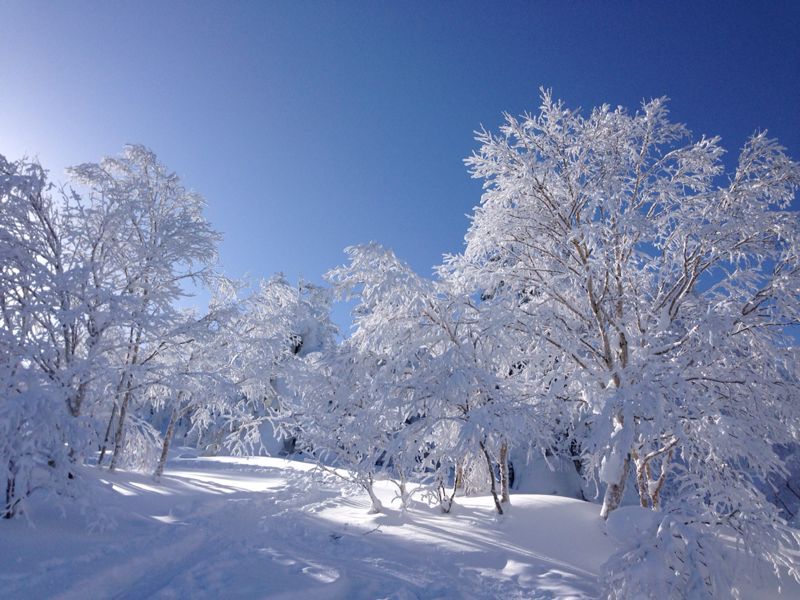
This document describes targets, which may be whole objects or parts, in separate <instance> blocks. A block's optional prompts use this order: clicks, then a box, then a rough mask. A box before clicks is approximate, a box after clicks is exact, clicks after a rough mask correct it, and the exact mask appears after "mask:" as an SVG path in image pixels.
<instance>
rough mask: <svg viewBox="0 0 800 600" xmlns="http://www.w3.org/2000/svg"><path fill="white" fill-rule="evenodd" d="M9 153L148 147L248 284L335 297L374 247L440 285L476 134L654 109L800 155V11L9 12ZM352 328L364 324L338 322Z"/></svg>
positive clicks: (73, 5) (293, 6)
mask: <svg viewBox="0 0 800 600" xmlns="http://www.w3.org/2000/svg"><path fill="white" fill-rule="evenodd" d="M0 57H2V65H3V66H2V68H0V153H2V154H5V155H6V156H8V157H9V158H19V157H20V156H21V155H22V154H24V153H27V154H29V155H35V156H38V157H39V158H40V160H41V161H42V163H43V164H44V165H45V166H46V167H49V168H50V169H51V171H52V177H53V179H56V180H58V179H60V178H61V177H62V176H61V172H62V171H63V168H64V167H65V166H67V165H69V164H75V163H79V162H85V161H89V160H97V159H99V158H100V157H101V156H103V155H108V154H115V153H117V152H118V151H119V150H120V148H121V147H122V145H123V144H125V143H127V142H140V143H143V144H146V145H148V146H150V147H151V148H152V149H153V150H155V151H156V153H157V154H158V155H159V157H160V158H161V159H162V161H163V162H165V163H166V164H167V165H168V166H169V167H170V168H171V169H174V170H175V171H177V172H178V173H179V174H180V175H181V176H182V177H183V178H184V180H185V182H186V183H187V184H188V185H189V186H190V187H192V188H193V189H195V190H197V191H199V192H201V193H202V194H203V195H204V196H205V197H206V198H207V200H208V203H209V208H208V216H209V217H210V219H211V221H212V222H213V223H214V225H215V226H216V227H217V228H218V229H219V230H221V231H223V232H224V233H225V241H224V243H223V245H222V249H221V260H222V264H223V266H224V268H225V271H226V272H227V273H229V274H230V275H233V276H241V275H244V274H245V273H248V274H250V275H252V276H268V275H269V274H271V273H273V272H275V271H283V272H285V273H286V275H287V276H288V277H289V278H291V279H296V278H297V277H299V276H301V277H304V278H307V279H310V280H315V281H319V280H320V276H321V274H322V273H323V272H325V271H326V270H327V269H329V268H330V267H332V266H335V265H337V264H340V263H341V262H343V260H344V256H343V254H342V249H343V248H344V247H345V246H347V245H351V244H355V243H360V242H367V241H370V240H375V241H378V242H381V243H383V244H385V245H388V246H391V247H392V248H394V249H395V251H396V252H397V253H398V255H399V256H400V257H401V258H403V259H405V260H406V261H408V262H409V263H410V264H411V265H412V266H413V267H414V268H416V269H417V270H419V271H420V272H421V273H423V274H429V273H430V269H431V266H432V265H434V264H436V263H437V262H438V261H439V260H440V257H441V255H442V254H443V253H445V252H456V251H459V250H460V249H461V247H462V241H463V236H464V233H465V231H466V228H467V224H468V221H467V218H466V217H465V214H466V213H468V212H469V211H470V210H471V208H472V207H473V206H474V205H475V204H476V203H477V202H478V200H479V197H480V185H479V183H478V182H476V181H473V180H470V179H469V177H468V175H467V172H466V170H465V168H464V166H463V164H462V159H463V158H464V157H465V156H467V155H468V154H469V153H470V152H471V151H472V149H474V148H475V147H476V144H475V142H474V141H473V134H472V132H473V130H475V129H476V128H477V127H479V126H480V125H481V124H485V125H486V126H487V127H490V128H494V127H496V126H497V125H498V124H499V122H500V120H501V112H502V111H510V112H512V113H520V112H522V111H524V110H528V109H531V110H532V109H535V108H536V106H537V102H538V98H537V96H538V92H537V89H538V87H539V86H540V85H544V86H547V87H552V88H553V90H554V92H555V94H556V96H558V97H560V98H562V99H564V100H565V101H566V102H567V103H568V104H569V105H571V106H582V107H584V108H586V109H588V108H591V107H592V106H594V105H596V104H599V103H603V102H608V103H610V104H612V105H617V104H621V105H624V106H628V107H629V108H631V109H634V108H635V107H636V106H637V105H638V104H639V102H640V101H641V100H642V99H643V98H652V97H656V96H661V95H667V96H669V97H670V98H671V99H672V103H671V107H672V112H673V116H674V118H675V119H676V120H680V121H683V122H686V123H687V124H688V125H689V126H690V128H691V129H693V130H694V131H695V133H697V134H700V133H707V134H719V135H722V137H723V143H724V144H725V145H726V147H728V148H729V149H730V150H733V151H734V152H733V153H732V154H733V155H735V154H736V152H735V150H737V149H738V147H739V146H740V145H741V144H742V142H743V141H744V140H745V138H746V137H747V136H748V135H749V134H751V133H752V132H753V131H754V130H755V129H760V128H766V129H769V131H770V133H771V134H772V135H773V136H775V137H777V138H778V139H780V140H781V141H782V143H783V144H784V145H785V146H786V147H787V148H788V149H789V152H790V154H791V155H792V156H793V157H795V158H800V111H799V110H798V106H800V2H796V1H795V2H725V3H709V2H697V3H695V2H685V3H680V2H679V3H675V2H608V3H606V2H596V3H594V2H593V3H589V2H529V3H503V2H478V3H468V2H392V3H390V2H376V1H374V2H338V3H333V2H302V1H293V2H288V1H287V2H267V1H263V2H238V3H237V2H221V1H220V2H213V3H208V2H194V1H193V2H143V1H136V2H134V1H128V2H100V1H95V2H75V1H69V2H67V1H66V0H61V1H58V2H39V1H31V0H25V1H13V2H11V1H9V0H0ZM337 318H338V319H339V320H340V321H341V322H345V321H346V319H345V317H344V316H343V314H342V313H339V314H337Z"/></svg>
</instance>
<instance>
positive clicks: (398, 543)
mask: <svg viewBox="0 0 800 600" xmlns="http://www.w3.org/2000/svg"><path fill="white" fill-rule="evenodd" d="M87 476H95V477H99V479H100V480H102V483H98V486H97V493H96V494H95V503H96V504H97V505H98V506H102V507H103V509H102V512H103V514H107V515H110V516H111V517H113V519H114V520H115V521H116V526H115V527H113V528H110V529H107V530H105V531H99V532H90V531H87V529H86V520H87V519H86V517H83V516H81V515H79V514H69V513H68V515H67V518H66V519H63V518H62V517H61V516H60V515H59V514H57V512H55V511H54V510H52V509H51V508H50V507H49V505H48V503H47V502H46V501H42V502H39V503H33V504H32V508H31V510H30V516H31V519H32V521H33V526H31V525H30V524H28V523H27V522H26V521H25V519H19V520H16V521H14V522H11V523H7V524H3V525H4V529H3V530H0V532H2V533H3V538H0V589H2V594H0V596H2V597H3V598H8V599H12V598H57V599H60V600H78V599H80V600H83V599H86V598H120V599H138V598H165V599H166V598H223V597H224V598H269V599H282V598H287V599H288V598H303V599H306V598H308V599H327V598H331V599H335V598H347V599H351V598H355V599H360V598H363V599H368V598H369V599H372V598H392V599H396V600H407V599H415V598H418V599H428V598H465V599H470V598H476V599H477V598H512V599H513V598H520V599H521V598H542V599H545V598H591V597H594V596H595V595H596V593H597V572H598V569H599V566H600V564H601V563H602V562H603V561H604V560H605V559H606V557H607V556H608V555H609V553H610V552H611V551H612V549H613V547H612V543H611V542H610V541H609V539H608V538H607V537H606V536H605V534H604V532H603V528H602V525H601V521H600V519H599V517H598V516H597V507H596V506H594V505H589V504H587V503H583V502H580V501H577V500H570V499H565V498H557V497H548V496H526V495H518V496H512V504H513V505H512V507H511V509H510V510H509V511H508V514H507V515H504V516H498V515H495V514H494V513H493V510H492V501H491V499H490V498H460V499H458V505H457V507H456V508H454V512H453V514H450V515H445V514H441V513H440V512H439V511H438V509H436V508H431V507H428V506H427V505H424V504H422V503H418V504H417V505H415V507H414V508H412V510H411V511H410V512H409V513H407V514H403V513H401V512H400V511H399V510H398V509H397V507H396V505H393V504H392V497H393V491H392V488H391V486H390V485H389V484H388V483H379V484H378V485H377V490H378V492H379V495H380V496H381V498H382V501H383V502H384V505H385V506H387V507H392V508H389V509H388V510H387V511H386V513H382V514H377V515H369V514H367V511H368V508H369V503H368V500H367V498H366V496H365V495H363V494H361V493H359V492H358V491H357V490H354V489H349V488H347V489H345V490H344V491H342V487H343V486H342V482H340V481H332V480H331V479H330V478H328V479H326V480H323V479H322V477H321V476H320V475H319V474H318V473H315V472H313V467H312V466H311V465H307V464H303V463H296V462H289V461H284V460H282V459H274V458H249V459H245V458H242V459H232V458H202V459H176V460H173V461H171V462H170V464H169V468H168V470H167V471H166V473H165V475H164V476H163V477H162V480H161V482H160V483H155V482H154V481H153V480H152V478H149V477H147V476H145V475H141V474H136V473H115V474H110V473H108V472H105V471H102V472H100V471H97V470H94V471H90V475H87Z"/></svg>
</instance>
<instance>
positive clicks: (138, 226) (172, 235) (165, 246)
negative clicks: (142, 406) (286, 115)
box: [69, 145, 220, 469]
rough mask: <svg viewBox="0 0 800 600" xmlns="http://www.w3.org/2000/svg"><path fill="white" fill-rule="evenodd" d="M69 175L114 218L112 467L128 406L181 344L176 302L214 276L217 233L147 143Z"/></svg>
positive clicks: (201, 203)
mask: <svg viewBox="0 0 800 600" xmlns="http://www.w3.org/2000/svg"><path fill="white" fill-rule="evenodd" d="M69 172H70V174H71V176H72V178H73V181H74V182H75V183H76V184H77V185H79V186H81V191H82V195H83V196H84V197H86V198H88V202H90V203H91V204H92V205H93V206H103V207H108V208H110V209H113V212H114V214H115V215H116V219H115V221H114V231H113V234H112V235H113V243H114V247H115V250H114V251H115V252H116V253H117V255H118V256H119V258H120V260H119V267H118V268H119V272H118V276H119V277H120V284H121V288H120V289H118V290H116V296H117V298H116V299H117V301H118V304H119V306H120V308H121V309H122V311H123V312H124V319H123V320H122V322H119V323H115V325H117V326H118V327H119V329H120V331H124V334H122V335H124V336H125V339H126V342H125V343H124V344H123V347H122V348H121V349H120V357H119V361H120V362H121V364H122V367H121V369H120V371H119V374H118V377H117V383H116V389H115V390H114V393H113V397H114V401H113V407H112V409H111V415H110V418H109V425H108V428H107V431H108V433H111V431H112V430H113V431H114V437H113V454H112V459H111V465H110V468H111V469H114V468H115V467H116V466H117V463H118V461H119V460H120V458H121V455H122V452H123V447H124V443H125V433H126V427H125V426H126V420H127V416H128V412H129V407H130V405H131V403H132V402H133V401H134V398H135V397H136V396H137V394H140V392H142V391H143V390H144V389H145V388H146V386H147V385H149V384H150V383H151V381H152V379H153V378H151V377H150V375H149V368H150V366H151V365H153V366H155V365H157V364H158V361H157V360H155V359H156V357H157V356H158V355H159V354H160V353H162V352H164V351H165V349H167V348H169V347H170V346H171V345H173V344H175V343H180V341H181V339H182V338H181V333H182V330H183V329H184V328H185V326H186V320H185V318H184V317H183V316H182V315H181V313H180V312H179V311H178V310H177V309H176V307H175V302H176V300H177V299H178V298H180V297H181V296H184V295H185V294H186V292H185V289H184V287H183V286H185V285H187V284H190V283H194V282H197V281H202V280H203V279H204V278H205V277H207V276H208V275H209V274H210V271H211V268H212V265H213V263H214V261H215V259H216V245H217V242H218V240H219V237H220V236H219V234H217V233H216V232H215V231H214V230H213V229H212V227H211V225H210V224H209V223H208V221H207V220H206V219H205V218H204V217H203V214H202V211H203V207H204V206H205V201H204V200H203V198H202V197H201V196H200V195H199V194H197V193H195V192H192V191H189V190H187V189H186V188H185V187H184V186H183V184H182V183H181V181H180V178H179V177H178V176H177V175H176V174H175V173H171V172H169V171H168V170H167V168H166V167H165V166H164V165H163V164H161V163H160V162H159V161H158V159H157V157H156V155H155V154H154V153H153V152H152V151H150V150H148V149H147V148H145V147H143V146H137V145H130V146H126V147H125V148H124V150H123V153H122V155H121V156H119V157H116V158H105V159H103V160H102V161H101V162H99V163H86V164H82V165H79V166H76V167H73V168H71V169H70V170H69ZM140 395H141V394H140ZM101 460H102V458H101Z"/></svg>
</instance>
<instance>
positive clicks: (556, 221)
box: [446, 92, 800, 593]
mask: <svg viewBox="0 0 800 600" xmlns="http://www.w3.org/2000/svg"><path fill="white" fill-rule="evenodd" d="M477 139H478V141H479V142H480V144H481V147H480V149H479V151H478V152H476V153H475V154H474V155H473V156H472V157H470V158H468V159H467V161H466V162H467V164H468V165H469V167H470V169H471V172H472V174H473V176H474V177H477V178H481V179H484V180H485V184H484V187H485V192H484V194H483V197H482V200H481V204H480V206H479V207H477V208H476V209H475V212H474V215H473V217H472V223H471V226H470V228H469V231H468V233H467V237H466V240H467V246H466V249H465V251H464V253H463V254H462V255H459V256H455V257H450V259H449V261H448V265H447V267H446V272H447V273H448V274H449V276H450V277H453V278H457V279H460V281H461V285H462V286H463V287H464V288H465V289H467V290H473V291H474V292H475V293H484V294H489V295H506V296H508V297H509V298H514V299H521V298H524V299H525V301H524V302H522V301H517V302H516V304H515V305H514V309H513V310H514V315H515V317H516V320H517V323H518V327H519V328H520V329H521V330H523V331H524V332H525V333H526V335H527V337H528V342H527V345H526V348H525V349H524V356H525V361H526V363H527V364H529V365H537V368H539V369H540V370H541V371H542V375H543V377H546V378H547V380H548V381H552V382H553V385H552V386H550V387H549V388H548V389H543V390H542V393H547V394H549V395H550V397H551V398H552V399H553V401H556V402H564V403H566V404H568V405H569V406H573V407H575V409H576V413H577V414H576V417H577V418H580V419H582V420H583V421H584V422H585V424H586V427H585V431H587V432H588V435H587V436H586V437H585V438H584V439H582V440H581V445H582V450H583V452H584V455H583V457H584V464H585V466H586V467H588V470H589V472H590V473H593V474H596V475H597V477H598V478H599V479H600V481H601V482H602V483H604V484H605V487H606V490H605V496H604V499H603V506H602V510H601V514H602V515H603V516H604V517H607V516H608V515H609V514H610V513H611V512H612V511H613V510H614V509H615V508H617V506H619V504H620V502H621V500H622V496H623V492H624V488H625V485H626V483H627V481H628V479H629V474H630V475H631V476H632V479H633V481H634V482H635V485H636V491H637V493H638V496H639V499H640V502H641V505H642V506H643V507H647V508H651V509H653V510H659V509H663V510H667V511H670V512H673V511H678V512H680V513H681V514H682V515H684V517H683V520H682V521H681V522H682V523H695V524H701V523H711V524H721V525H720V527H723V526H725V527H729V528H730V531H735V532H737V533H738V534H739V535H741V536H742V537H743V539H745V540H746V542H747V547H748V548H749V549H750V550H751V551H752V552H753V553H754V554H761V555H763V557H764V558H765V559H766V561H767V562H768V563H770V564H772V565H775V566H783V565H785V564H786V563H787V562H791V561H790V560H788V559H787V557H788V556H790V555H789V554H788V553H787V552H785V551H784V549H783V547H782V545H781V544H782V543H789V544H790V545H796V541H795V538H796V536H795V534H794V533H793V532H791V531H789V530H788V529H786V526H785V522H784V521H783V520H782V519H781V518H780V517H779V515H778V514H777V511H776V509H775V507H773V506H772V505H771V504H769V502H767V501H766V498H765V497H764V494H763V493H762V491H761V490H762V485H761V484H762V483H763V482H764V481H767V480H768V478H769V477H770V475H771V474H773V473H779V472H781V471H782V469H783V465H782V462H781V460H780V458H779V457H778V455H777V454H776V452H775V444H777V443H788V442H791V441H793V440H796V436H797V431H796V429H797V423H798V418H800V413H798V410H800V409H799V407H798V402H797V400H798V398H797V385H796V382H797V380H798V379H797V365H798V361H797V356H796V352H795V351H793V350H791V349H790V350H787V348H791V346H792V343H793V339H792V338H791V336H790V335H789V334H788V332H787V329H786V328H787V327H788V326H790V325H794V324H797V323H798V317H799V316H800V313H799V312H798V310H799V309H800V304H799V303H798V300H800V257H799V256H798V250H799V249H800V246H799V245H798V233H800V228H798V217H797V214H796V213H795V212H794V211H792V210H790V204H791V202H792V200H793V198H794V195H795V191H796V189H797V185H798V183H800V169H799V168H798V165H797V163H795V162H793V161H791V160H790V159H789V158H787V156H786V155H785V153H784V151H783V149H782V148H781V147H780V146H779V145H778V144H777V143H776V142H775V141H773V140H770V139H769V138H768V137H767V136H766V134H763V133H759V134H756V135H754V136H753V137H752V138H751V139H750V140H748V142H747V143H746V144H745V146H744V148H743V149H742V151H741V153H740V155H739V161H738V166H737V167H736V169H735V171H733V172H732V173H730V174H726V173H725V170H724V166H723V163H722V160H721V157H722V155H723V150H722V148H721V147H720V146H719V140H718V139H717V138H705V137H701V138H700V139H693V138H692V136H691V134H690V132H689V131H688V130H687V129H686V128H685V127H684V126H683V125H680V124H674V123H672V122H670V121H669V118H668V113H667V109H666V104H665V101H664V99H657V100H653V101H650V102H647V103H644V104H643V106H642V108H641V110H640V111H639V112H636V113H635V114H630V113H628V112H627V111H625V110H624V109H622V108H617V109H612V108H610V107H608V106H602V107H599V108H597V109H595V110H593V111H592V112H591V113H590V114H588V115H586V116H584V115H582V114H581V113H580V112H578V111H573V110H569V109H567V108H566V107H565V106H564V105H563V104H561V103H560V102H556V101H554V100H553V99H552V97H551V96H550V93H549V92H544V93H543V95H542V106H541V109H540V112H539V113H538V114H526V115H524V116H522V117H521V118H514V117H512V116H510V115H506V122H505V125H504V126H503V127H502V128H501V130H500V132H499V133H498V134H494V133H491V132H488V131H481V132H480V133H479V134H478V137H477ZM542 367H545V368H542ZM553 386H555V388H554V387H553ZM698 526H700V525H698ZM717 593H724V592H723V591H722V590H718V591H717Z"/></svg>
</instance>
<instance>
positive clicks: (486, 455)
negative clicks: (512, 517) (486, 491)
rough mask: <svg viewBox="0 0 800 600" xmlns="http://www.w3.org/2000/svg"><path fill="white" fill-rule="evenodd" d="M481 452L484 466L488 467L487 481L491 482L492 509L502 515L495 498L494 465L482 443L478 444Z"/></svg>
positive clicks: (497, 499) (501, 509)
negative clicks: (484, 461) (484, 462)
mask: <svg viewBox="0 0 800 600" xmlns="http://www.w3.org/2000/svg"><path fill="white" fill-rule="evenodd" d="M480 446H481V451H482V452H483V456H484V457H485V458H486V465H487V466H488V467H489V479H490V480H491V482H492V489H491V491H492V498H494V507H495V508H496V509H497V514H500V515H502V514H503V507H502V506H501V505H500V499H499V498H498V497H497V486H496V485H495V477H494V464H493V463H492V457H491V456H490V455H489V451H488V450H487V449H486V446H485V445H484V443H483V442H481V443H480Z"/></svg>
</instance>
